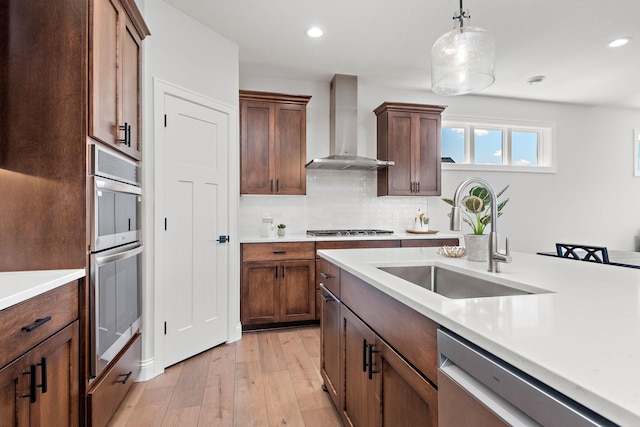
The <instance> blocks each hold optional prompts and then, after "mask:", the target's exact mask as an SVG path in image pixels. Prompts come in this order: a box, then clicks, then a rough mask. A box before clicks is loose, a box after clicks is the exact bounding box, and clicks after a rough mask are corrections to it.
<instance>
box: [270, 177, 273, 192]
mask: <svg viewBox="0 0 640 427" xmlns="http://www.w3.org/2000/svg"><path fill="white" fill-rule="evenodd" d="M270 182H271V192H272V193H273V180H270Z"/></svg>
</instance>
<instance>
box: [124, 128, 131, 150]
mask: <svg viewBox="0 0 640 427" xmlns="http://www.w3.org/2000/svg"><path fill="white" fill-rule="evenodd" d="M124 126H125V128H126V131H125V132H126V135H125V139H126V140H127V146H128V147H131V125H130V124H129V123H125V124H124Z"/></svg>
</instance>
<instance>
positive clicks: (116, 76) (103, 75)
mask: <svg viewBox="0 0 640 427" xmlns="http://www.w3.org/2000/svg"><path fill="white" fill-rule="evenodd" d="M132 3H133V2H132V1H131V0H92V1H91V12H92V13H91V19H90V25H91V27H90V49H89V82H90V92H89V98H90V102H89V107H90V108H89V136H91V137H92V138H93V139H95V140H97V141H100V142H102V143H104V144H107V145H110V146H112V147H114V148H116V149H118V150H119V151H121V152H123V153H125V154H127V155H129V156H131V157H133V158H134V159H137V160H140V159H141V157H142V147H141V144H142V141H141V137H140V135H141V134H140V117H141V116H140V76H141V74H140V64H141V60H140V55H141V45H142V40H143V39H144V37H145V36H147V35H149V29H148V28H147V27H146V25H145V23H144V21H143V20H142V16H141V15H140V13H139V11H138V10H137V8H136V7H135V4H133V5H132Z"/></svg>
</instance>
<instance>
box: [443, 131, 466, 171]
mask: <svg viewBox="0 0 640 427" xmlns="http://www.w3.org/2000/svg"><path fill="white" fill-rule="evenodd" d="M464 133H465V130H464V128H449V127H443V128H442V157H451V158H452V159H453V161H454V162H456V163H465V158H464Z"/></svg>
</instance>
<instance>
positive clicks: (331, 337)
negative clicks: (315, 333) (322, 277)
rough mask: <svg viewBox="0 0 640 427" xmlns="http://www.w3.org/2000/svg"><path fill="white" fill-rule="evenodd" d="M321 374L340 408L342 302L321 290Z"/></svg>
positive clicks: (326, 291)
mask: <svg viewBox="0 0 640 427" xmlns="http://www.w3.org/2000/svg"><path fill="white" fill-rule="evenodd" d="M320 298H321V300H320V304H321V313H322V314H321V318H320V320H321V321H320V328H321V332H320V372H321V374H322V379H323V380H324V386H325V388H326V390H327V392H328V393H329V396H331V399H332V400H333V404H334V405H335V406H336V408H339V407H340V401H339V397H340V392H339V390H340V301H339V300H338V299H337V298H336V297H335V296H333V294H331V292H329V291H328V290H327V289H325V288H324V287H322V288H321V289H320Z"/></svg>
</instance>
